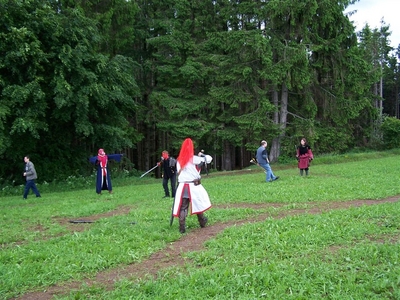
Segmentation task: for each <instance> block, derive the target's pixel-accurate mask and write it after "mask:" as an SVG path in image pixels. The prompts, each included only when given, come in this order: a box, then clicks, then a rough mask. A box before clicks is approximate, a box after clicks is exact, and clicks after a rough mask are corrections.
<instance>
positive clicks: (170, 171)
mask: <svg viewBox="0 0 400 300" xmlns="http://www.w3.org/2000/svg"><path fill="white" fill-rule="evenodd" d="M157 164H158V165H162V167H163V171H164V172H163V182H162V184H163V188H164V193H165V196H164V197H163V198H167V197H168V198H169V197H170V195H169V189H168V180H170V181H171V193H172V198H174V197H175V190H176V159H175V158H173V157H170V156H169V153H168V151H167V150H164V151H163V152H162V153H161V162H159V163H157Z"/></svg>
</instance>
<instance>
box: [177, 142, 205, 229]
mask: <svg viewBox="0 0 400 300" xmlns="http://www.w3.org/2000/svg"><path fill="white" fill-rule="evenodd" d="M203 162H204V159H203V158H202V157H199V156H198V155H194V147H193V141H192V140H191V139H190V138H187V139H185V140H184V141H183V143H182V147H181V150H180V152H179V156H178V159H177V164H176V167H177V172H178V183H179V185H178V188H177V190H176V193H175V202H174V208H173V216H174V217H176V218H179V232H180V233H185V231H186V217H187V215H188V212H189V210H190V214H191V215H194V214H195V215H197V219H198V221H199V224H200V227H201V228H204V227H205V226H206V224H207V221H208V219H207V217H206V216H204V212H205V211H206V210H208V209H209V208H210V207H211V201H210V197H209V196H208V193H207V191H206V189H205V188H204V187H203V185H202V184H201V176H200V170H201V164H202V163H203Z"/></svg>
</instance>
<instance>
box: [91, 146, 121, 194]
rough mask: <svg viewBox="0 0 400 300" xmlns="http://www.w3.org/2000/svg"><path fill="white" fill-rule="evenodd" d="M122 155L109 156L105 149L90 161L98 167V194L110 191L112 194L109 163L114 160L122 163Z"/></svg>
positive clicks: (100, 150)
mask: <svg viewBox="0 0 400 300" xmlns="http://www.w3.org/2000/svg"><path fill="white" fill-rule="evenodd" d="M121 158H122V154H110V155H107V154H106V153H105V152H104V149H99V151H98V153H97V156H92V157H91V158H89V161H90V162H91V163H92V164H95V165H96V166H97V176H96V193H97V194H99V195H100V194H101V191H103V190H108V192H109V193H110V194H111V193H112V184H111V177H110V170H109V169H108V161H109V160H110V159H113V160H115V161H117V162H120V161H121Z"/></svg>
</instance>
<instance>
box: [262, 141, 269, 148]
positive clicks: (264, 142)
mask: <svg viewBox="0 0 400 300" xmlns="http://www.w3.org/2000/svg"><path fill="white" fill-rule="evenodd" d="M267 145H268V143H267V141H264V140H263V141H261V146H263V147H264V148H265V147H267Z"/></svg>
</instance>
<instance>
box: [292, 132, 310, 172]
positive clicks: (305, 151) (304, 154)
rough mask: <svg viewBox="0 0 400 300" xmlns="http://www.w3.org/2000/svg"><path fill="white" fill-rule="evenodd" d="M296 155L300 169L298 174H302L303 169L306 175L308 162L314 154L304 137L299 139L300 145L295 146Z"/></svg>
mask: <svg viewBox="0 0 400 300" xmlns="http://www.w3.org/2000/svg"><path fill="white" fill-rule="evenodd" d="M296 157H297V161H298V167H299V169H300V176H303V173H304V171H305V172H306V176H307V175H308V170H309V167H310V162H311V161H312V160H313V159H314V155H313V153H312V151H311V147H310V146H309V145H308V144H307V140H306V139H305V138H302V139H301V141H300V145H299V146H298V147H297V153H296Z"/></svg>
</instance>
